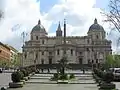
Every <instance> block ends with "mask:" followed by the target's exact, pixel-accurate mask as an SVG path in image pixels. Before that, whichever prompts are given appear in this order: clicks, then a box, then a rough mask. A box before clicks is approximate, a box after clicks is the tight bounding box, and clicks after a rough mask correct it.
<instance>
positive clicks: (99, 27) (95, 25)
mask: <svg viewBox="0 0 120 90" xmlns="http://www.w3.org/2000/svg"><path fill="white" fill-rule="evenodd" d="M91 30H104V28H103V27H102V26H101V25H99V24H98V22H97V19H96V18H95V20H94V24H92V25H91V26H90V28H89V31H91Z"/></svg>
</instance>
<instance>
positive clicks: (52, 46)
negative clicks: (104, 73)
mask: <svg viewBox="0 0 120 90" xmlns="http://www.w3.org/2000/svg"><path fill="white" fill-rule="evenodd" d="M105 35H106V32H105V30H104V28H103V27H102V26H101V25H99V24H98V22H97V19H95V20H94V23H93V24H92V25H91V26H90V27H89V30H88V32H87V36H66V23H65V22H64V35H63V30H61V25H60V23H59V25H58V28H57V30H56V36H53V37H50V36H48V33H47V32H46V30H45V28H44V26H43V25H42V24H41V21H40V20H39V21H38V24H37V25H36V26H34V27H33V29H32V31H31V33H30V40H29V41H26V42H25V45H23V47H22V48H23V58H22V65H23V66H29V65H34V64H56V63H58V61H59V60H60V59H61V58H62V57H63V55H64V49H66V56H67V60H68V63H73V64H91V63H104V61H105V58H106V56H107V55H109V54H112V49H111V41H110V40H107V39H106V37H105ZM64 38H66V39H65V43H64Z"/></svg>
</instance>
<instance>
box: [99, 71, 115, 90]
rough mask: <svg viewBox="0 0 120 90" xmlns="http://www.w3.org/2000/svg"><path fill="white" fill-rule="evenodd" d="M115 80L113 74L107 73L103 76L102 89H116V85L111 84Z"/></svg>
mask: <svg viewBox="0 0 120 90" xmlns="http://www.w3.org/2000/svg"><path fill="white" fill-rule="evenodd" d="M113 79H114V76H113V73H112V72H105V73H104V76H103V81H104V82H103V83H102V84H101V85H100V89H109V90H111V89H115V84H113V83H111V82H112V81H113Z"/></svg>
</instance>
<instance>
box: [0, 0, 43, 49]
mask: <svg viewBox="0 0 120 90" xmlns="http://www.w3.org/2000/svg"><path fill="white" fill-rule="evenodd" d="M4 2H5V6H4V8H5V10H4V15H5V16H4V19H3V20H2V23H1V24H0V41H2V42H4V43H8V44H10V45H13V46H15V47H16V48H17V49H19V50H20V48H21V46H22V37H21V33H22V32H23V31H26V32H29V33H30V31H31V29H32V28H33V26H35V25H36V24H37V22H38V19H40V18H41V19H42V16H41V14H40V12H39V11H40V8H39V7H40V6H39V2H36V0H4ZM11 2H12V4H11ZM16 24H20V26H21V28H19V29H18V30H16V31H14V32H12V30H11V29H12V27H13V26H14V25H16Z"/></svg>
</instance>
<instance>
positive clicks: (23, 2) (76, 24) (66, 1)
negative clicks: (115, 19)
mask: <svg viewBox="0 0 120 90" xmlns="http://www.w3.org/2000/svg"><path fill="white" fill-rule="evenodd" d="M5 1H6V5H5V18H4V20H3V21H2V23H1V25H0V41H3V42H7V43H10V44H11V45H13V46H15V47H17V48H18V49H20V48H21V45H22V44H21V43H22V40H21V38H22V37H21V33H22V32H23V31H24V30H26V32H30V31H31V29H32V28H33V26H35V25H36V24H37V20H38V19H39V18H40V19H41V21H42V24H43V25H44V27H45V28H46V31H48V30H49V29H50V26H51V24H52V23H58V21H62V22H63V20H64V18H66V19H67V35H73V36H75V35H78V36H81V35H82V36H83V35H86V34H87V31H88V29H89V27H90V25H91V24H93V20H94V18H95V17H96V18H97V19H98V22H99V23H100V24H101V25H103V22H102V20H103V19H104V18H103V17H102V16H101V14H100V12H101V9H100V8H95V7H94V5H95V4H96V0H59V3H57V4H55V5H54V6H53V7H52V8H51V9H50V10H49V11H48V12H47V13H44V14H43V15H41V13H40V8H39V7H40V6H39V2H36V0H5ZM11 2H12V4H10V3H11ZM16 24H21V25H22V28H21V29H20V31H17V32H12V31H11V28H12V27H13V26H14V25H16ZM103 27H104V28H105V30H107V31H109V29H108V24H104V25H103ZM62 28H63V27H62ZM55 30H56V29H55ZM4 34H5V35H4ZM52 35H55V33H50V34H49V36H52ZM16 38H17V39H16ZM8 41H9V42H8ZM18 41H19V42H20V43H18Z"/></svg>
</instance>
